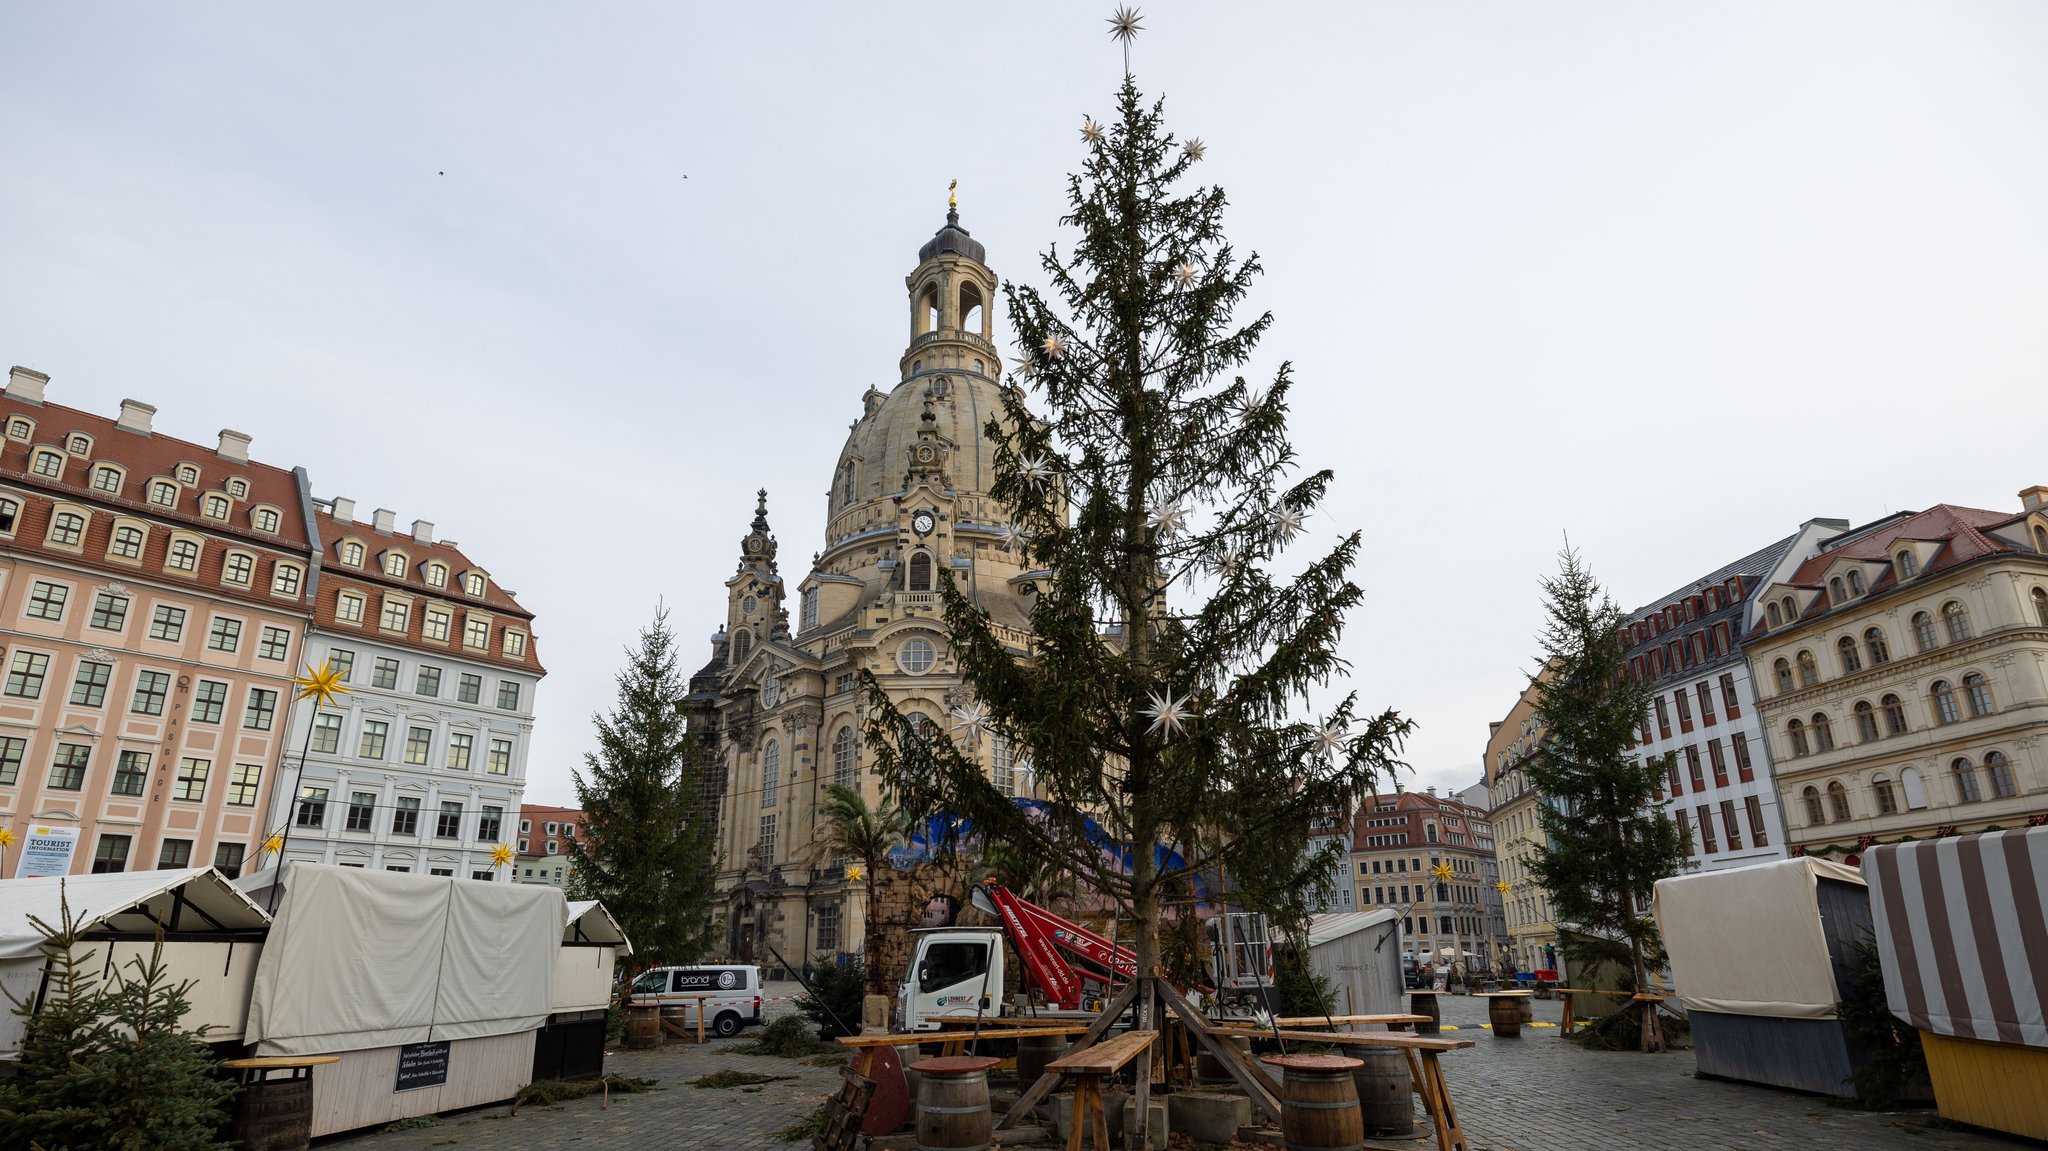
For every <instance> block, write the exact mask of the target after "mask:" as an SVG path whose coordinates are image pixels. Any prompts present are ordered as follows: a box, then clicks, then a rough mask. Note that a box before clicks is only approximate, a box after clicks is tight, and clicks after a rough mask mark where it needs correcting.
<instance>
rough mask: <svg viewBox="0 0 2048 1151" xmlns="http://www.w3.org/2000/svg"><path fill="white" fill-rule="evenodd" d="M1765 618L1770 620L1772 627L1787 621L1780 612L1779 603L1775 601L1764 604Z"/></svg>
mask: <svg viewBox="0 0 2048 1151" xmlns="http://www.w3.org/2000/svg"><path fill="white" fill-rule="evenodd" d="M1764 618H1765V619H1766V620H1769V621H1770V625H1771V626H1772V627H1777V626H1778V625H1780V624H1782V623H1784V622H1785V617H1784V616H1783V615H1780V614H1779V613H1778V605H1777V604H1774V603H1767V604H1765V605H1764Z"/></svg>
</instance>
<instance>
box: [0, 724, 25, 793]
mask: <svg viewBox="0 0 2048 1151" xmlns="http://www.w3.org/2000/svg"><path fill="white" fill-rule="evenodd" d="M27 754H28V740H26V739H23V738H21V737H20V736H15V735H0V787H12V786H14V785H15V784H17V783H19V782H21V761H22V757H23V756H25V755H27Z"/></svg>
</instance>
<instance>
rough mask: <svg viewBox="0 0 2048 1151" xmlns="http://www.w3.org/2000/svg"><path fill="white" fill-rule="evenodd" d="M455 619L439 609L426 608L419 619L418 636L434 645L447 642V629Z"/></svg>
mask: <svg viewBox="0 0 2048 1151" xmlns="http://www.w3.org/2000/svg"><path fill="white" fill-rule="evenodd" d="M454 622H455V617H454V616H453V615H451V614H450V613H448V612H446V611H443V610H441V609H439V608H428V609H427V610H426V614H425V615H423V616H422V617H421V618H420V635H421V636H422V637H423V638H425V639H430V640H433V641H434V642H436V643H446V642H448V629H449V627H450V625H452V624H453V623H454Z"/></svg>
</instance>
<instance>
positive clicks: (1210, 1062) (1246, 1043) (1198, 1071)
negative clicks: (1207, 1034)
mask: <svg viewBox="0 0 2048 1151" xmlns="http://www.w3.org/2000/svg"><path fill="white" fill-rule="evenodd" d="M1222 1042H1224V1043H1228V1044H1230V1045H1231V1046H1233V1047H1235V1048H1237V1049H1238V1051H1240V1052H1242V1053H1243V1054H1244V1056H1245V1058H1247V1059H1249V1058H1251V1053H1252V1041H1251V1040H1249V1039H1245V1038H1242V1037H1240V1036H1226V1037H1223V1039H1222ZM1195 1079H1196V1080H1197V1081H1198V1082H1201V1083H1235V1082H1237V1077H1236V1076H1235V1075H1232V1074H1231V1073H1230V1072H1229V1071H1227V1070H1225V1069H1224V1067H1223V1064H1222V1062H1221V1061H1219V1060H1218V1059H1217V1058H1216V1057H1215V1056H1214V1055H1211V1054H1209V1048H1208V1047H1207V1046H1206V1045H1204V1046H1200V1047H1197V1048H1195Z"/></svg>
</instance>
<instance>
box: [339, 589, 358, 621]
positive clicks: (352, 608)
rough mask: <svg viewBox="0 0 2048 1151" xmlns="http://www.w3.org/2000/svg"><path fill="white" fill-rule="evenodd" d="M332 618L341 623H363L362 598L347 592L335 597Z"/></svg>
mask: <svg viewBox="0 0 2048 1151" xmlns="http://www.w3.org/2000/svg"><path fill="white" fill-rule="evenodd" d="M334 618H335V619H338V620H340V621H341V622H343V623H361V622H363V597H362V596H360V595H357V594H356V593H354V592H349V591H345V592H342V593H341V594H339V595H337V596H335V597H334Z"/></svg>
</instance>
